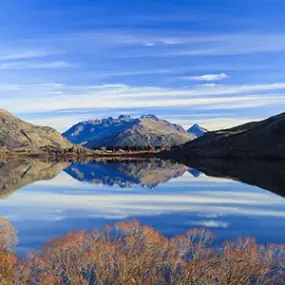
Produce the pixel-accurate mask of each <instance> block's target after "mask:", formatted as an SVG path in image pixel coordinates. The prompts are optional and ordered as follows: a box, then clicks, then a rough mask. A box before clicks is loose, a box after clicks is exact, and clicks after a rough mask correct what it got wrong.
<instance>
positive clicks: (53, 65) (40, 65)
mask: <svg viewBox="0 0 285 285" xmlns="http://www.w3.org/2000/svg"><path fill="white" fill-rule="evenodd" d="M69 67H73V64H71V63H68V62H66V61H53V62H27V61H16V62H15V61H14V62H6V63H2V64H1V63H0V69H2V70H10V69H11V70H13V69H14V70H15V69H61V68H69Z"/></svg>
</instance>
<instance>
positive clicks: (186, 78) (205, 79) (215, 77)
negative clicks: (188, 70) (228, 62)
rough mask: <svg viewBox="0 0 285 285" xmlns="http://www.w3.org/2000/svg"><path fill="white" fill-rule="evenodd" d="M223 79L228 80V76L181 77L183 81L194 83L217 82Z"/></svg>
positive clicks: (223, 74)
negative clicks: (192, 81)
mask: <svg viewBox="0 0 285 285" xmlns="http://www.w3.org/2000/svg"><path fill="white" fill-rule="evenodd" d="M225 78H228V75H227V74H225V73H219V74H205V75H199V76H186V77H182V79H184V80H194V81H218V80H222V79H225Z"/></svg>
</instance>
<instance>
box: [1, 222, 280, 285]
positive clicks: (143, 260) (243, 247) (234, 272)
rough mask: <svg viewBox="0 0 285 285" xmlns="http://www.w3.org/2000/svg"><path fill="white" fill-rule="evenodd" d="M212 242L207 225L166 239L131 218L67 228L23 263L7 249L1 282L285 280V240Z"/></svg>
mask: <svg viewBox="0 0 285 285" xmlns="http://www.w3.org/2000/svg"><path fill="white" fill-rule="evenodd" d="M213 242H214V235H213V234H212V233H211V232H210V231H208V230H206V229H191V230H189V231H188V232H187V233H186V234H185V235H177V236H175V237H173V238H170V239H169V238H167V237H165V236H163V235H161V234H160V233H158V232H157V231H156V230H155V229H154V228H151V227H148V226H145V225H143V224H141V223H140V222H138V221H135V220H132V221H128V222H120V223H116V224H115V225H113V226H106V227H105V228H104V229H101V230H93V231H91V232H90V231H79V232H71V233H69V234H68V235H66V236H65V237H62V238H56V239H54V240H52V241H51V242H49V243H47V244H46V245H45V246H44V247H42V248H41V249H40V250H38V251H37V252H35V253H32V254H30V255H29V256H28V257H27V258H26V259H25V260H24V261H23V262H19V260H18V259H17V258H16V257H15V255H13V254H11V253H9V252H8V251H6V252H5V254H4V253H3V254H4V256H3V257H2V256H0V259H1V262H2V263H3V265H2V263H1V264H0V266H1V267H0V268H1V270H2V268H3V272H5V274H6V275H5V276H6V277H5V278H6V279H5V280H13V282H14V283H3V284H33V285H34V284H35V285H36V284H41V285H53V284H54V285H62V284H66V285H73V284H74V285H81V284H82V285H91V284H102V285H103V284H104V285H111V284H116V285H117V284H119V285H135V284H137V285H152V284H155V285H160V284H161V285H167V284H169V285H176V284H179V285H184V284H185V285H186V284H187V285H189V284H192V285H247V284H248V285H251V284H257V285H265V284H266V285H267V284H272V285H273V284H274V285H275V284H284V280H285V279H284V264H285V262H284V260H285V256H284V255H285V254H284V245H267V246H264V245H259V244H257V243H256V241H255V240H254V239H251V238H243V239H242V238H240V239H237V240H236V241H234V242H230V241H227V242H225V243H224V244H223V245H222V246H219V247H218V246H215V245H214V243H213ZM1 272H2V271H1ZM17 282H18V283H17ZM19 282H23V283H19ZM0 284H2V283H0Z"/></svg>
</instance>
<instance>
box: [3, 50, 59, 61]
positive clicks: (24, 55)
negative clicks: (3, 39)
mask: <svg viewBox="0 0 285 285" xmlns="http://www.w3.org/2000/svg"><path fill="white" fill-rule="evenodd" d="M51 54H54V53H52V52H47V51H36V50H28V51H20V52H14V53H13V52H12V53H8V52H7V51H6V52H2V51H1V50H0V60H1V61H8V60H18V59H29V58H40V57H46V56H49V55H51Z"/></svg>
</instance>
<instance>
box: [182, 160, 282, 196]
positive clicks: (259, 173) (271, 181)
mask: <svg viewBox="0 0 285 285" xmlns="http://www.w3.org/2000/svg"><path fill="white" fill-rule="evenodd" d="M187 165H189V166H191V167H195V168H196V169H199V170H200V171H201V172H203V173H204V174H206V175H208V176H212V177H224V178H230V179H233V180H237V181H241V182H243V183H247V184H251V185H254V186H258V187H260V188H263V189H266V190H269V191H271V192H274V193H276V194H278V195H280V196H283V197H285V161H263V160H239V159H234V160H228V159H199V160H192V161H187Z"/></svg>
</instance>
